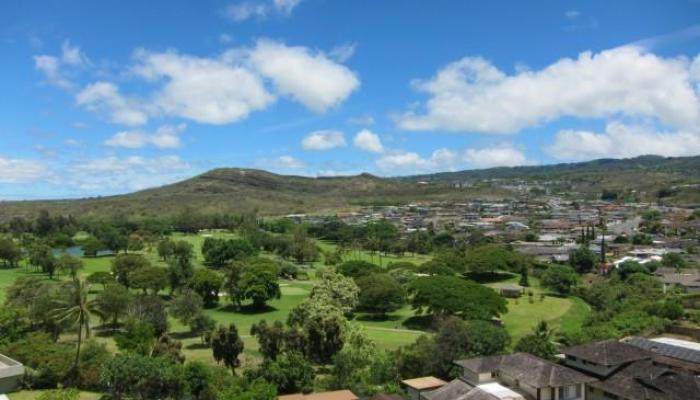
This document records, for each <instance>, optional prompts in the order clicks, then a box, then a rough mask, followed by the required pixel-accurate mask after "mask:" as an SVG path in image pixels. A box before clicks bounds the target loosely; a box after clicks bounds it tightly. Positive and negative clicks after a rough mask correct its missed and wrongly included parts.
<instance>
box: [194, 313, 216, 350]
mask: <svg viewBox="0 0 700 400" xmlns="http://www.w3.org/2000/svg"><path fill="white" fill-rule="evenodd" d="M214 329H216V321H215V320H214V318H212V317H210V316H208V315H207V314H204V313H200V314H199V315H197V316H196V317H194V318H193V319H192V321H190V331H191V332H192V333H195V334H197V335H200V336H201V338H202V343H207V344H208V343H209V342H210V339H211V333H212V332H213V331H214Z"/></svg>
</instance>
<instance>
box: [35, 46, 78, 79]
mask: <svg viewBox="0 0 700 400" xmlns="http://www.w3.org/2000/svg"><path fill="white" fill-rule="evenodd" d="M89 63H90V60H89V59H88V57H87V56H86V55H85V53H83V52H82V51H81V50H80V47H78V46H73V45H71V43H70V42H69V41H68V40H66V41H64V42H63V44H62V45H61V55H60V56H52V55H48V54H42V55H36V56H34V69H36V70H37V71H39V72H41V73H42V74H43V75H44V82H45V83H47V84H50V85H53V86H56V87H60V88H62V89H71V88H73V87H74V83H73V82H72V81H71V80H70V79H69V78H68V76H67V75H66V72H65V71H64V69H65V68H64V67H66V66H69V67H84V66H87V65H88V64H89Z"/></svg>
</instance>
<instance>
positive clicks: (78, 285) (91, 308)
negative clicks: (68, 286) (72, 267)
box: [55, 277, 101, 377]
mask: <svg viewBox="0 0 700 400" xmlns="http://www.w3.org/2000/svg"><path fill="white" fill-rule="evenodd" d="M72 289H73V292H72V293H71V295H70V297H69V298H68V299H67V300H62V301H59V302H58V303H57V306H58V307H57V308H56V310H55V312H56V317H57V318H58V320H59V321H60V322H64V321H73V323H74V324H77V325H78V348H77V351H76V353H75V362H74V364H73V371H72V372H73V374H74V375H73V376H74V377H77V375H78V372H79V369H78V366H79V363H80V347H81V345H82V343H83V331H85V337H87V338H89V337H90V317H91V316H92V314H97V315H101V314H100V311H99V309H98V304H97V302H96V301H95V300H94V299H89V297H88V289H89V285H87V284H86V283H85V282H83V281H81V280H80V279H79V278H77V277H76V278H75V279H74V280H73V288H72Z"/></svg>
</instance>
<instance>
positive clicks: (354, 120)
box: [348, 115, 375, 126]
mask: <svg viewBox="0 0 700 400" xmlns="http://www.w3.org/2000/svg"><path fill="white" fill-rule="evenodd" d="M374 122H375V121H374V117H373V116H371V115H360V116H357V117H351V118H348V123H349V124H352V125H365V126H369V125H374Z"/></svg>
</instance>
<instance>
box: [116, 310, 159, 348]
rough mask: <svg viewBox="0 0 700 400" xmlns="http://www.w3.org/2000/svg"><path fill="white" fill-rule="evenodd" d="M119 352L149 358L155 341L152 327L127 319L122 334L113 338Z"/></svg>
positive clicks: (142, 322) (148, 324) (146, 323)
mask: <svg viewBox="0 0 700 400" xmlns="http://www.w3.org/2000/svg"><path fill="white" fill-rule="evenodd" d="M114 341H115V342H116V343H117V347H118V348H119V350H122V351H127V352H133V353H136V354H141V355H144V356H150V355H151V352H152V351H153V346H154V345H155V341H156V334H155V330H154V329H153V325H151V324H150V323H148V322H144V321H139V320H136V319H129V320H127V321H126V324H125V325H124V330H123V332H121V333H119V334H117V335H115V336H114Z"/></svg>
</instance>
